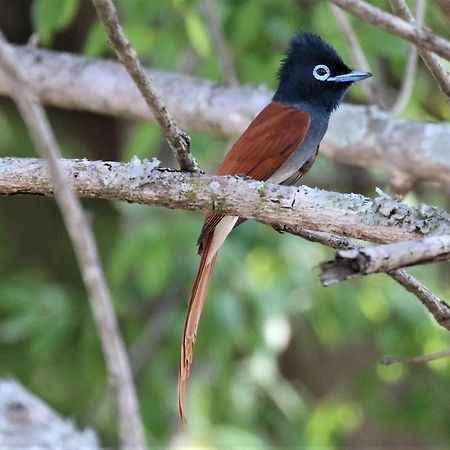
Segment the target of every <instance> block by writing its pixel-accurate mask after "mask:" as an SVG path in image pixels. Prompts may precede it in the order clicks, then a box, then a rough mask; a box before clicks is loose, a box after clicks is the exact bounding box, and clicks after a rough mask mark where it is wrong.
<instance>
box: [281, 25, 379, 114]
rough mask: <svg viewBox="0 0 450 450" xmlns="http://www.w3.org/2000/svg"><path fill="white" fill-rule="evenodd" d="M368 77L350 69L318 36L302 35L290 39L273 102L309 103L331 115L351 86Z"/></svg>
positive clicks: (369, 74)
mask: <svg viewBox="0 0 450 450" xmlns="http://www.w3.org/2000/svg"><path fill="white" fill-rule="evenodd" d="M370 76H372V74H371V73H370V72H361V71H356V70H351V69H350V68H349V67H348V66H347V65H346V64H345V63H344V61H343V60H342V58H341V57H340V56H339V55H338V54H337V52H336V50H335V49H334V48H333V47H331V45H329V44H327V43H326V42H325V41H324V40H322V39H321V38H320V37H319V36H317V35H315V34H312V33H307V32H302V33H299V34H297V35H296V36H295V37H294V38H293V39H292V40H291V42H290V45H289V48H288V50H287V52H286V56H285V58H284V59H283V61H282V63H281V67H280V71H279V74H278V77H279V80H280V82H279V86H278V89H277V91H276V93H275V96H274V100H276V101H282V102H284V103H287V104H291V105H295V104H299V103H304V102H310V103H312V104H314V105H315V106H319V107H322V108H325V109H326V110H327V111H329V112H331V111H333V110H334V109H336V108H337V107H338V106H339V103H340V102H341V100H342V98H343V96H344V94H345V91H346V90H347V89H348V88H349V87H350V85H351V84H352V83H354V82H355V81H360V80H364V79H365V78H369V77H370Z"/></svg>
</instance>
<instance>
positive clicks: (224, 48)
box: [202, 0, 238, 85]
mask: <svg viewBox="0 0 450 450" xmlns="http://www.w3.org/2000/svg"><path fill="white" fill-rule="evenodd" d="M202 4H203V9H204V11H205V18H206V21H207V23H208V29H209V31H210V33H211V35H212V39H213V44H214V49H215V51H216V53H217V58H218V60H219V64H220V65H221V67H222V73H223V76H224V79H225V81H226V82H227V83H228V84H232V85H233V84H237V83H238V77H237V74H236V68H235V66H234V61H233V58H232V56H231V52H230V48H229V47H228V45H227V43H226V40H225V36H224V33H223V27H222V23H221V20H220V14H219V5H218V4H217V0H203V2H202Z"/></svg>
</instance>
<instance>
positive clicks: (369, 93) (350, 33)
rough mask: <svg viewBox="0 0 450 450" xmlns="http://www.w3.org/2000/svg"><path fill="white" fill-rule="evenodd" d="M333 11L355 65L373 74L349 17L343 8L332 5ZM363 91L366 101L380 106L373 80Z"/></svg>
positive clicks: (370, 80) (365, 85) (365, 84)
mask: <svg viewBox="0 0 450 450" xmlns="http://www.w3.org/2000/svg"><path fill="white" fill-rule="evenodd" d="M330 8H331V11H332V12H333V14H334V17H335V18H336V20H337V22H338V24H339V26H340V27H341V30H342V32H343V33H344V36H345V38H346V39H347V42H348V44H349V46H350V51H351V55H352V58H353V63H354V64H355V65H356V67H357V68H358V69H360V70H366V71H368V72H372V70H371V68H370V64H369V61H368V60H367V58H366V55H365V54H364V50H363V49H362V47H361V44H360V42H359V39H358V37H357V36H356V33H355V30H354V29H353V27H352V24H351V23H350V20H349V19H348V17H347V15H346V14H345V12H344V11H342V9H341V8H339V7H337V6H336V5H333V4H332V3H331V4H330ZM361 86H362V89H363V91H364V94H365V96H366V99H367V101H368V102H369V103H376V104H380V101H379V100H380V99H379V98H378V95H377V88H376V86H375V82H374V79H373V78H370V79H369V80H367V82H366V83H364V84H362V85H361Z"/></svg>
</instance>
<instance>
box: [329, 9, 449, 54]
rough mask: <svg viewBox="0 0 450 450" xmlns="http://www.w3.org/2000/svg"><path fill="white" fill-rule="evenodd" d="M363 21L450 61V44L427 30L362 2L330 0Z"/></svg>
mask: <svg viewBox="0 0 450 450" xmlns="http://www.w3.org/2000/svg"><path fill="white" fill-rule="evenodd" d="M330 1H331V2H332V3H334V4H335V5H338V6H340V7H341V8H342V9H345V10H346V11H349V12H351V13H352V14H354V15H355V16H357V17H359V18H360V19H361V20H364V21H366V22H369V23H371V24H372V25H375V26H377V27H379V28H382V29H383V30H386V31H388V32H389V33H392V34H396V35H397V36H400V37H402V38H404V39H407V40H408V41H411V42H413V43H414V44H416V45H417V47H419V48H424V49H428V50H431V51H433V52H434V53H437V54H438V55H440V56H442V57H443V58H445V59H447V60H449V61H450V42H449V41H447V40H446V39H444V38H442V37H440V36H437V35H435V34H434V33H432V32H431V31H430V30H428V29H426V28H416V27H415V26H413V25H411V24H410V23H408V22H405V21H404V20H402V19H400V18H398V17H396V16H394V15H392V14H389V13H387V12H385V11H383V10H382V9H379V8H376V7H375V6H372V5H370V4H368V3H366V2H364V1H362V0H330Z"/></svg>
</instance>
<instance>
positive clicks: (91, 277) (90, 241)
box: [0, 32, 145, 448]
mask: <svg viewBox="0 0 450 450" xmlns="http://www.w3.org/2000/svg"><path fill="white" fill-rule="evenodd" d="M14 56H15V55H14V52H13V51H12V49H11V47H10V46H9V45H8V44H7V43H6V41H5V39H4V37H3V34H2V33H1V32H0V65H1V66H2V68H3V70H4V72H5V73H6V75H7V78H8V82H9V84H10V89H11V95H12V97H13V98H14V100H15V102H16V104H17V107H18V108H19V111H20V113H21V115H22V117H23V119H24V121H25V124H26V126H27V128H28V131H29V133H30V136H31V139H32V141H33V143H34V144H35V146H36V149H37V151H38V153H39V154H40V155H42V157H44V158H46V159H47V164H48V168H49V171H48V172H49V177H48V179H47V184H48V186H50V185H52V189H54V192H55V198H56V202H57V204H58V207H59V209H60V211H61V214H62V217H63V220H64V223H65V225H66V228H67V231H68V234H69V237H70V239H71V241H72V245H73V248H74V251H75V255H76V257H77V260H78V264H79V266H80V271H81V275H82V278H83V282H84V284H85V286H86V290H87V293H88V298H89V301H90V305H91V308H92V311H93V315H94V320H95V324H96V328H97V332H98V334H99V337H100V341H101V344H102V350H103V354H104V357H105V361H106V365H107V369H108V375H109V381H110V384H111V388H112V390H113V393H114V396H115V400H116V406H117V412H118V418H119V434H120V437H121V439H122V442H123V444H124V445H125V446H126V447H128V448H131V447H133V448H144V447H145V438H144V431H143V426H142V423H141V420H140V416H139V406H138V402H137V395H136V391H135V387H134V382H133V377H132V374H131V369H130V366H129V362H128V359H127V354H126V349H125V346H124V343H123V341H122V338H121V335H120V331H119V328H118V324H117V319H116V316H115V314H114V309H113V307H112V300H111V295H110V292H109V289H108V286H107V284H106V280H105V277H104V274H103V271H102V267H101V263H100V257H99V254H98V250H97V245H96V242H95V237H94V234H93V232H92V229H91V227H90V224H89V222H88V220H87V219H86V216H85V215H84V211H83V209H82V207H81V204H80V202H79V200H78V199H77V198H76V197H75V195H74V194H73V192H72V190H71V188H70V187H69V184H68V183H67V180H66V177H65V176H64V174H63V171H62V169H61V165H60V157H61V156H60V150H59V147H58V144H57V142H56V139H55V137H54V135H53V131H52V129H51V126H50V123H49V122H48V119H47V116H46V115H45V111H44V109H43V108H42V105H41V104H40V103H39V101H37V99H36V97H35V95H34V93H33V91H32V90H31V89H30V87H29V86H28V83H27V80H26V78H25V76H24V73H23V71H22V70H23V68H22V67H20V66H19V65H18V64H17V62H16V60H15V59H14Z"/></svg>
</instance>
